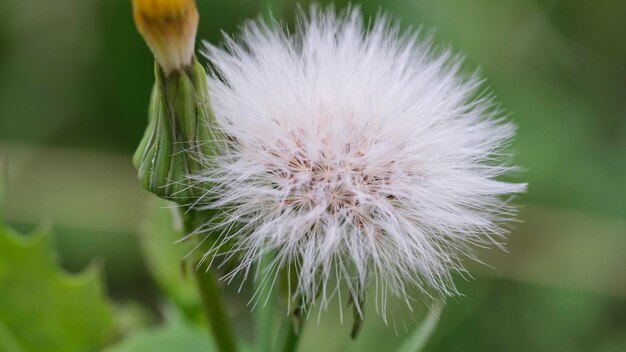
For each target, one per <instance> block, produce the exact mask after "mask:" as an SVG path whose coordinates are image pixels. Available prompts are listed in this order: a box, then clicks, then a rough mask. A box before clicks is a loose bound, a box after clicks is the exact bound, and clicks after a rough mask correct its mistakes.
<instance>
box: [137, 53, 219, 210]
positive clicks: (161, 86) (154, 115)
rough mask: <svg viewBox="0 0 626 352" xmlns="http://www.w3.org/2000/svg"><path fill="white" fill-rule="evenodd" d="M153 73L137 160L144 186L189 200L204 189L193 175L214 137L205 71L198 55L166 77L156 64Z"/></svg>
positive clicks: (165, 195)
mask: <svg viewBox="0 0 626 352" xmlns="http://www.w3.org/2000/svg"><path fill="white" fill-rule="evenodd" d="M154 73H155V83H154V87H153V90H152V96H151V100H150V108H149V110H148V127H147V128H146V132H145V134H144V136H143V138H142V140H141V142H140V143H139V147H138V148H137V150H136V152H135V155H134V156H133V163H134V165H135V167H136V168H137V171H138V178H139V180H140V182H141V185H142V187H143V188H144V189H146V190H148V191H149V192H152V193H154V194H156V195H158V196H159V197H162V198H165V199H170V200H173V201H177V202H178V203H180V204H187V203H189V199H194V198H196V197H197V196H198V195H199V192H200V191H199V190H197V189H196V188H195V187H194V186H193V182H192V181H191V180H190V178H189V176H190V175H192V174H197V173H199V172H201V171H202V167H203V165H204V163H205V162H206V160H207V158H208V157H210V156H211V155H212V153H213V146H212V144H213V141H214V140H215V137H214V132H213V128H214V127H215V118H214V115H213V113H212V111H211V107H210V101H209V99H210V98H209V89H208V84H207V78H206V71H205V69H204V68H203V67H202V65H201V64H200V63H199V62H198V61H197V60H195V58H194V62H193V64H192V65H191V66H190V67H189V68H188V69H187V70H184V71H178V72H173V73H171V74H170V75H168V76H167V77H166V76H165V75H164V74H163V71H162V70H161V68H160V67H159V66H158V65H155V71H154Z"/></svg>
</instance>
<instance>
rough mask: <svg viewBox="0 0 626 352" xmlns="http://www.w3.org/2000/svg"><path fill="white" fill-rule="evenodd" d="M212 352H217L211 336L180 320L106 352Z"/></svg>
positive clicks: (139, 333) (149, 331)
mask: <svg viewBox="0 0 626 352" xmlns="http://www.w3.org/2000/svg"><path fill="white" fill-rule="evenodd" d="M145 351H150V352H171V351H185V352H212V351H217V348H216V347H215V344H214V343H213V340H212V339H211V336H210V335H209V334H207V333H205V332H204V331H202V330H200V329H198V328H196V327H194V326H192V325H189V324H186V323H185V322H184V321H183V320H181V319H180V318H173V319H169V321H168V323H167V324H166V325H164V326H161V327H159V328H156V329H153V330H147V331H142V332H138V333H136V334H134V335H131V336H130V337H128V338H127V339H126V340H124V341H123V342H121V343H120V344H118V345H116V346H113V347H111V348H108V349H106V350H105V351H104V352H145Z"/></svg>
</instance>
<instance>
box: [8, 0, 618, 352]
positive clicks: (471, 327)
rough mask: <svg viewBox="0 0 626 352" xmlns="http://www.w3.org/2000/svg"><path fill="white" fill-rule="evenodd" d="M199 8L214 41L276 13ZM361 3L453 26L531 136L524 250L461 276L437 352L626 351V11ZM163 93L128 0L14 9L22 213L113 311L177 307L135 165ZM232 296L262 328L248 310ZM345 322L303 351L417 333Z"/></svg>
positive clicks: (370, 347) (13, 166) (13, 149)
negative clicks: (151, 252)
mask: <svg viewBox="0 0 626 352" xmlns="http://www.w3.org/2000/svg"><path fill="white" fill-rule="evenodd" d="M197 3H198V7H199V11H200V15H201V21H200V30H199V35H198V38H201V39H207V40H210V41H212V42H219V41H220V37H221V34H220V31H221V30H223V31H225V32H227V33H235V32H237V28H238V26H239V25H240V24H241V23H242V21H243V20H244V19H246V18H250V17H255V16H258V15H259V13H260V12H261V6H260V5H259V3H258V2H257V1H253V0H224V1H216V0H212V1H209V0H197ZM296 3H299V4H301V5H304V6H306V4H308V2H307V1H299V2H297V1H288V0H284V1H283V2H282V4H283V5H284V7H283V13H282V14H280V17H281V18H283V19H285V20H287V21H292V19H293V14H294V13H295V9H296V6H297V5H296ZM322 3H324V4H325V3H328V1H322ZM354 3H358V4H361V6H362V8H363V10H364V12H365V13H366V14H367V15H375V14H376V13H377V12H378V11H379V10H380V9H382V10H385V11H389V12H391V13H392V14H393V15H394V16H395V18H397V19H399V20H401V23H402V25H403V26H405V27H408V26H420V25H423V26H425V27H426V28H434V29H436V35H435V36H436V40H437V42H438V43H442V44H451V45H452V47H453V48H454V49H455V50H457V51H458V52H462V53H464V54H465V55H466V56H467V62H468V65H467V66H468V69H474V68H476V67H480V68H481V70H482V72H483V74H484V76H485V77H486V78H487V79H488V81H487V82H488V85H489V87H490V88H491V89H492V90H493V91H494V92H495V93H496V94H497V96H498V97H499V101H500V102H501V103H502V106H503V107H504V108H505V109H506V111H508V112H510V113H511V116H512V119H514V121H515V122H516V123H517V124H518V126H519V130H518V135H517V139H516V141H515V143H514V145H513V149H514V150H515V151H516V152H517V157H516V163H518V164H519V165H521V166H523V167H524V169H525V172H524V173H523V174H522V175H521V176H520V177H519V178H520V180H523V181H528V182H529V184H530V186H529V192H528V194H526V195H524V196H523V197H522V199H521V200H519V201H518V202H519V203H522V204H524V205H525V206H524V208H523V209H522V212H521V219H522V222H520V223H518V224H515V226H514V227H515V229H514V230H513V233H512V234H511V236H510V240H509V252H510V253H504V252H501V251H499V250H491V251H487V252H485V253H482V256H481V257H482V258H484V259H485V261H486V262H487V263H489V264H490V265H492V266H493V267H494V268H489V267H487V266H483V265H479V264H473V263H468V265H470V266H471V267H472V273H473V274H475V275H474V276H475V280H470V281H469V282H466V281H464V280H463V279H461V278H459V280H458V281H459V287H460V289H461V290H462V292H463V293H464V296H463V297H459V298H457V299H455V300H453V301H451V302H450V304H449V305H448V307H446V309H445V311H444V313H443V316H442V319H441V321H440V327H439V329H438V330H437V332H436V334H435V335H434V337H433V339H432V341H431V342H430V343H429V345H428V346H427V351H626V1H618V0H598V1H583V0H482V1H478V0H475V1H468V0H439V1H426V0H389V1H382V0H377V1H376V0H361V1H354ZM346 4H347V2H346V1H335V5H336V7H339V8H340V7H343V6H345V5H346ZM152 82H153V78H152V58H151V54H150V52H149V51H148V49H147V48H146V46H145V44H144V43H143V41H142V40H141V38H140V36H139V35H138V34H137V32H136V30H135V27H134V24H133V22H132V16H131V4H130V1H129V0H67V1H49V0H28V1H23V0H0V155H5V156H7V159H8V166H9V170H8V172H9V177H8V181H9V188H8V195H7V199H6V204H5V205H4V208H5V209H4V213H5V216H6V218H7V219H8V221H9V224H10V225H11V226H13V227H14V228H17V229H20V230H22V231H23V232H30V231H33V230H34V229H36V228H39V227H41V226H51V227H52V228H53V229H54V244H55V247H56V249H57V251H58V253H59V255H58V260H59V261H60V263H61V264H62V265H63V266H64V267H65V268H66V269H67V270H69V271H72V272H76V271H80V270H81V269H82V268H84V267H85V266H86V265H88V264H89V263H90V262H92V261H93V260H94V259H97V260H99V261H102V262H103V263H104V268H105V275H106V281H107V286H108V287H107V291H108V293H109V294H110V296H111V297H112V300H113V302H115V304H117V305H125V306H127V305H133V306H135V305H138V306H141V307H144V308H141V309H143V310H145V306H148V307H150V308H149V309H148V312H155V311H157V310H158V309H159V307H161V306H162V304H163V303H162V302H163V301H164V299H163V297H161V296H160V295H159V293H158V292H159V291H158V289H157V284H156V283H155V282H154V280H153V279H152V278H151V277H152V276H151V275H150V274H149V272H148V270H147V266H146V258H145V256H144V255H143V254H142V253H144V252H142V250H141V248H140V245H139V241H138V236H137V233H138V232H139V228H140V221H139V219H141V218H142V217H144V216H145V213H146V210H145V206H146V204H148V203H149V198H150V196H149V195H148V194H146V193H144V192H143V191H141V190H140V188H139V185H138V183H137V182H136V179H135V172H134V169H133V167H132V165H131V154H132V152H133V150H134V148H135V146H136V145H137V143H138V142H139V139H140V137H141V134H142V132H143V129H144V127H145V123H146V110H147V102H148V98H149V94H150V89H151V85H152ZM42 224H43V225H42ZM0 299H2V297H0ZM233 300H234V303H233V304H234V305H235V309H234V310H235V314H236V315H237V317H238V318H237V319H238V320H237V321H239V320H241V322H240V328H241V330H245V329H247V325H246V322H245V318H241V319H240V318H239V317H240V316H241V317H243V316H245V315H246V314H248V308H246V307H245V301H246V300H245V299H244V298H237V297H233ZM147 314H148V315H150V314H152V315H154V314H153V313H147ZM420 314H421V313H420ZM405 315H406V314H405ZM336 317H337V313H336V312H332V311H331V312H329V313H327V314H326V315H324V316H323V318H322V323H321V324H320V325H319V326H317V325H316V324H314V323H313V324H310V325H309V326H308V328H307V331H306V332H305V336H304V340H303V346H302V347H303V348H302V350H306V351H327V350H328V351H345V350H353V351H386V350H390V349H391V348H392V347H393V346H395V345H397V344H398V342H399V341H400V339H399V338H398V337H397V336H396V335H399V336H404V335H405V334H406V332H405V330H406V328H408V329H409V330H411V329H412V328H413V327H415V326H416V323H415V322H413V321H412V320H411V319H410V318H409V319H408V323H406V326H407V327H406V328H405V326H404V323H398V324H396V326H394V324H391V325H390V326H389V327H385V326H384V324H383V323H382V321H380V318H379V317H377V316H376V315H375V314H373V312H372V314H370V315H369V317H368V320H367V321H366V326H365V330H364V331H363V334H362V336H361V338H360V340H359V341H357V342H356V343H354V342H351V341H349V339H348V334H349V330H350V322H349V321H347V322H344V324H343V325H339V323H338V322H337V321H336V320H337V319H336ZM416 319H417V320H418V321H419V319H420V317H419V314H417V313H416ZM148 320H150V319H148ZM152 320H153V321H156V320H158V318H152ZM402 321H403V319H397V322H402ZM242 335H244V336H248V335H249V334H248V333H246V332H244V333H242ZM329 335H330V336H329Z"/></svg>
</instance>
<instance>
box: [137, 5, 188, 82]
mask: <svg viewBox="0 0 626 352" xmlns="http://www.w3.org/2000/svg"><path fill="white" fill-rule="evenodd" d="M133 15H134V17H135V24H136V25H137V29H138V30H139V33H141V35H142V36H143V38H144V39H145V41H146V43H147V44H148V46H149V47H150V50H151V51H152V53H153V54H154V57H155V59H156V61H157V63H158V64H159V65H160V66H161V68H162V69H163V72H164V73H165V75H166V76H168V75H169V74H170V73H172V72H173V71H177V70H181V69H183V68H185V67H189V66H190V65H191V63H192V60H193V52H194V45H195V40H196V32H197V29H198V11H197V9H196V4H195V2H194V0H133Z"/></svg>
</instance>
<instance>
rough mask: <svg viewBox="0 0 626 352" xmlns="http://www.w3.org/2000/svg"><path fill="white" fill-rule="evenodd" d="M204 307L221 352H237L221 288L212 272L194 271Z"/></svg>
mask: <svg viewBox="0 0 626 352" xmlns="http://www.w3.org/2000/svg"><path fill="white" fill-rule="evenodd" d="M194 273H195V277H196V281H197V283H198V289H199V290H200V296H201V297H202V305H203V307H204V311H205V313H206V315H207V318H208V319H209V324H210V325H211V331H212V332H213V338H214V339H215V342H216V343H217V347H218V349H219V350H220V351H221V352H236V351H237V347H236V343H235V337H234V334H233V331H232V328H231V323H230V320H229V319H228V315H227V314H226V302H225V301H224V297H223V296H222V292H221V291H220V287H219V285H218V282H217V278H216V277H215V273H214V272H213V271H211V270H209V271H208V272H205V271H204V270H194Z"/></svg>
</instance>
